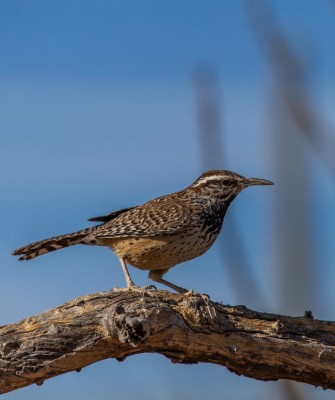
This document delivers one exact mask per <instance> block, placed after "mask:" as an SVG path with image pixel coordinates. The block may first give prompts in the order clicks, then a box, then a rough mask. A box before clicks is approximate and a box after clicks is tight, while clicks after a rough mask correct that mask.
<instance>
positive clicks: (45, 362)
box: [0, 290, 335, 393]
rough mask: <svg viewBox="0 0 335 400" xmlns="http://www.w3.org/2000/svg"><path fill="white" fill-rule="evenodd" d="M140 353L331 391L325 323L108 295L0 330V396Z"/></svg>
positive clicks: (333, 335)
mask: <svg viewBox="0 0 335 400" xmlns="http://www.w3.org/2000/svg"><path fill="white" fill-rule="evenodd" d="M146 352H149V353H153V352H154V353H160V354H162V355H164V356H166V357H168V358H169V359H171V360H172V361H173V362H177V363H198V362H210V363H214V364H218V365H223V366H226V367H227V368H228V369H229V370H230V371H233V372H235V373H237V374H239V375H245V376H248V377H251V378H255V379H260V380H277V379H291V380H295V381H299V382H305V383H309V384H312V385H315V386H322V387H323V388H331V389H335V368H334V365H335V323H333V322H327V321H318V320H314V319H313V318H311V314H308V315H306V316H304V317H285V316H281V315H275V314H267V313H260V312H255V311H252V310H249V309H247V308H246V307H243V306H238V307H231V306H224V305H221V304H218V303H214V302H211V301H210V300H209V299H208V297H207V296H204V295H199V294H192V293H191V294H189V295H180V294H173V293H169V292H166V291H143V292H135V291H131V290H115V291H112V292H103V293H97V294H92V295H88V296H83V297H81V298H78V299H74V300H72V301H69V302H67V303H65V304H63V305H61V306H58V307H56V308H53V309H51V310H48V311H45V312H44V313H42V314H40V315H37V316H34V317H30V318H27V319H24V320H22V321H20V322H18V323H16V324H11V325H6V326H2V327H0V393H6V392H9V391H12V390H15V389H17V388H20V387H24V386H28V385H30V384H33V383H36V384H41V383H43V382H44V381H45V380H46V379H48V378H51V377H53V376H56V375H60V374H62V373H65V372H69V371H78V370H80V369H81V368H83V367H85V366H87V365H89V364H92V363H94V362H97V361H100V360H103V359H106V358H115V359H117V360H119V361H122V360H124V359H125V358H126V357H128V356H130V355H134V354H138V353H146Z"/></svg>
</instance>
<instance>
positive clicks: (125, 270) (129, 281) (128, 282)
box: [119, 257, 136, 289]
mask: <svg viewBox="0 0 335 400" xmlns="http://www.w3.org/2000/svg"><path fill="white" fill-rule="evenodd" d="M119 260H120V263H121V267H122V269H123V273H124V277H125V278H126V285H127V288H128V289H130V288H133V287H136V285H135V283H134V282H133V281H132V279H131V277H130V275H129V271H128V268H127V264H126V262H125V260H124V258H122V257H119Z"/></svg>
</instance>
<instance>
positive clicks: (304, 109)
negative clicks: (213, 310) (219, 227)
mask: <svg viewBox="0 0 335 400" xmlns="http://www.w3.org/2000/svg"><path fill="white" fill-rule="evenodd" d="M243 4H244V6H245V8H246V11H247V16H248V17H249V21H250V23H251V26H252V29H253V31H254V33H255V35H256V38H257V40H258V42H259V43H260V45H261V49H262V50H263V52H264V54H265V56H266V57H267V59H268V60H269V62H270V65H271V67H272V72H273V75H274V78H275V88H274V91H273V93H272V97H273V103H272V121H273V127H274V144H275V154H274V160H275V166H276V170H277V175H278V183H279V185H280V188H281V192H280V195H279V194H278V195H277V227H278V230H277V243H278V257H276V259H278V260H279V262H278V263H277V265H279V266H280V268H281V269H280V273H281V279H280V286H281V287H280V292H281V299H282V300H281V302H282V307H283V310H284V312H301V311H302V310H304V309H306V308H307V307H310V305H311V303H312V302H311V295H312V289H313V285H312V283H313V263H312V259H313V254H312V250H313V248H312V237H311V236H312V226H311V222H310V218H308V216H309V215H311V213H312V212H313V210H312V205H311V204H310V195H311V192H312V186H313V181H312V178H311V176H312V175H311V174H310V172H309V170H308V162H307V153H306V147H305V146H304V139H305V141H307V142H309V143H310V144H312V147H313V148H314V149H315V150H316V151H317V152H318V153H319V155H320V156H321V159H322V160H323V161H324V162H325V164H326V165H327V166H328V168H329V169H330V171H331V172H332V173H334V171H335V169H334V167H335V158H334V156H333V154H332V153H333V152H332V151H331V150H330V149H332V148H334V146H333V145H334V143H329V142H328V141H326V138H325V137H323V138H322V137H320V133H321V132H323V133H324V129H322V124H321V122H320V120H319V118H318V117H317V115H316V113H315V111H314V108H313V105H312V104H313V103H312V101H311V97H310V88H309V79H308V77H309V76H308V75H309V74H308V63H306V62H305V63H304V62H303V61H302V59H301V57H299V56H298V54H297V53H296V52H295V51H294V50H293V46H292V45H291V44H290V41H289V40H288V38H287V37H286V36H285V34H284V32H283V31H282V29H281V28H280V26H279V24H278V22H277V20H276V18H275V15H274V13H273V10H272V9H271V6H270V4H269V2H268V1H267V0H257V1H254V2H249V1H247V0H244V1H243ZM297 133H298V134H297ZM299 134H300V135H299ZM297 389H298V388H297V387H296V385H294V384H292V383H286V386H285V392H286V394H289V395H290V397H291V398H299V392H298V391H297Z"/></svg>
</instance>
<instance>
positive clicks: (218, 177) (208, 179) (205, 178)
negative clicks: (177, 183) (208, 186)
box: [192, 175, 227, 187]
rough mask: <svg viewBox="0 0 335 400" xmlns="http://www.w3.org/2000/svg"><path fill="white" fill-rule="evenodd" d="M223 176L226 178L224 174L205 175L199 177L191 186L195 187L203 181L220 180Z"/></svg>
mask: <svg viewBox="0 0 335 400" xmlns="http://www.w3.org/2000/svg"><path fill="white" fill-rule="evenodd" d="M225 178H227V176H226V175H212V176H205V177H204V178H201V179H199V180H198V182H196V183H194V184H193V185H192V186H193V187H197V186H200V185H202V184H203V183H207V182H210V181H222V180H224V179H225Z"/></svg>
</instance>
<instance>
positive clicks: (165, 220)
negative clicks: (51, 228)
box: [13, 170, 272, 293]
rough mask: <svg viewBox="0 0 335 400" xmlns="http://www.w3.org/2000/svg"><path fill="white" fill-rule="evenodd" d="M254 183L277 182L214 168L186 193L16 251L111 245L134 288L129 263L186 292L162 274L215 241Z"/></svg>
mask: <svg viewBox="0 0 335 400" xmlns="http://www.w3.org/2000/svg"><path fill="white" fill-rule="evenodd" d="M251 185H272V182H270V181H268V180H265V179H258V178H244V177H243V176H241V175H239V174H236V173H234V172H230V171H224V170H215V171H208V172H205V173H204V174H202V175H201V176H200V177H199V178H198V179H197V180H196V181H195V182H194V183H192V185H190V186H189V187H187V188H186V189H184V190H182V191H180V192H176V193H172V194H168V195H166V196H162V197H158V198H156V199H153V200H150V201H148V202H147V203H145V204H143V205H141V206H137V207H130V208H124V209H122V210H119V211H116V212H113V213H111V214H108V215H105V216H102V217H95V218H91V219H90V220H89V221H96V222H100V225H97V226H93V227H91V228H87V229H83V230H81V231H78V232H74V233H69V234H65V235H60V236H55V237H53V238H50V239H45V240H42V241H39V242H35V243H32V244H29V245H27V246H24V247H21V248H19V249H17V250H15V251H14V253H13V255H15V256H17V255H21V257H20V260H30V259H31V258H34V257H38V256H40V255H42V254H45V253H49V252H51V251H54V250H59V249H61V248H63V247H68V246H72V245H75V244H86V245H97V246H108V247H110V248H111V249H112V250H113V252H114V253H115V254H116V255H117V257H118V258H119V260H120V263H121V266H122V269H123V272H124V275H125V278H126V283H127V287H128V288H132V287H133V288H134V287H135V285H134V283H133V281H132V280H131V278H130V275H129V272H128V269H127V265H126V264H127V263H128V264H130V265H133V266H134V267H137V268H139V269H144V270H149V271H150V272H149V278H151V279H152V280H153V281H155V282H159V283H161V284H164V285H167V286H169V287H170V288H172V289H174V290H176V291H177V292H180V293H184V292H185V291H186V290H185V289H183V288H181V287H179V286H176V285H174V284H172V283H170V282H168V281H166V280H164V279H162V277H163V275H164V274H166V272H167V271H168V270H169V269H170V268H172V267H174V266H175V265H177V264H179V263H182V262H184V261H188V260H191V259H193V258H195V257H198V256H200V255H202V254H203V253H205V252H206V251H207V250H208V249H209V248H210V247H211V246H212V244H213V243H214V241H215V240H216V238H217V237H218V235H219V233H220V231H221V227H222V223H223V219H224V216H225V214H226V211H227V209H228V207H229V205H230V203H231V202H232V200H233V199H234V198H235V197H236V196H237V195H238V194H239V193H240V192H241V190H243V189H245V188H246V187H248V186H251Z"/></svg>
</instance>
